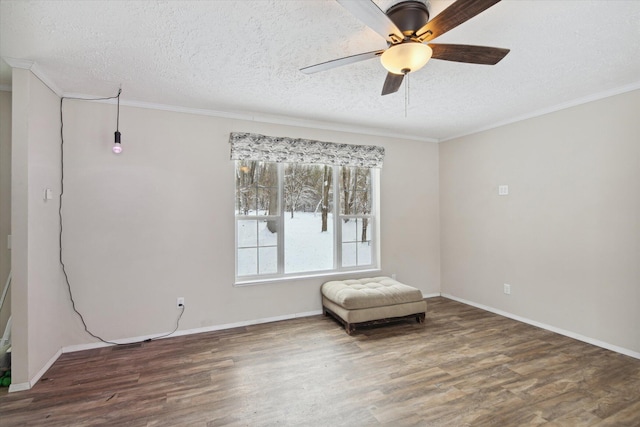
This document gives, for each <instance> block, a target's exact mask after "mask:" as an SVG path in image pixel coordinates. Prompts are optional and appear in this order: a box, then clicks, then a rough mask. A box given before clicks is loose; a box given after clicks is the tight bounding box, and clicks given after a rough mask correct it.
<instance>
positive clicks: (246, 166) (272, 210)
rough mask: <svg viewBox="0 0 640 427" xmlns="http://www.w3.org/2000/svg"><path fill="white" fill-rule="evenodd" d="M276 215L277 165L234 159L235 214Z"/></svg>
mask: <svg viewBox="0 0 640 427" xmlns="http://www.w3.org/2000/svg"><path fill="white" fill-rule="evenodd" d="M259 214H260V215H278V165H277V164H276V163H266V162H257V161H251V160H238V161H236V215H259Z"/></svg>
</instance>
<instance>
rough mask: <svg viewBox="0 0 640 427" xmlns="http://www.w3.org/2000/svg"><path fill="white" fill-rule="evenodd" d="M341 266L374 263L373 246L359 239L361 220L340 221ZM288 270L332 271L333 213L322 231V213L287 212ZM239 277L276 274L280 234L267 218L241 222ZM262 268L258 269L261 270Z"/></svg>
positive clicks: (286, 267)
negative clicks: (291, 214) (325, 228)
mask: <svg viewBox="0 0 640 427" xmlns="http://www.w3.org/2000/svg"><path fill="white" fill-rule="evenodd" d="M340 225H341V226H342V241H343V243H342V266H343V267H353V266H356V265H369V264H371V246H370V244H369V243H368V242H357V241H356V240H357V239H358V238H359V237H360V236H361V234H362V221H361V220H357V221H356V220H351V221H349V222H347V223H344V222H341V223H340ZM284 226H285V242H284V247H285V252H284V256H285V273H287V274H288V273H302V272H309V271H324V270H332V269H333V268H334V266H333V258H334V253H333V252H334V251H333V216H332V215H329V219H328V225H327V228H328V230H327V231H326V232H321V231H320V230H321V229H322V215H321V214H320V213H313V212H296V213H295V214H294V217H293V218H291V217H290V215H289V214H288V213H287V214H286V215H285V224H284ZM238 246H239V247H240V248H243V247H244V248H243V249H238V276H246V275H254V274H257V273H259V274H268V273H277V256H278V255H277V254H278V252H277V233H271V232H270V231H269V230H268V229H267V221H263V220H261V221H256V220H242V221H239V222H238ZM258 269H259V271H258Z"/></svg>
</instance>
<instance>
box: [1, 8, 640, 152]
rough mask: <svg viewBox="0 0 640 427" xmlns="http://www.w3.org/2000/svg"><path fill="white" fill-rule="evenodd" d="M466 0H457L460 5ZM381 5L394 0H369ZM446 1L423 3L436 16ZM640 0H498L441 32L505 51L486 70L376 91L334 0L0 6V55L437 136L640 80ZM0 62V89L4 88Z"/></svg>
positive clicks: (361, 40) (148, 86)
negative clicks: (313, 70)
mask: <svg viewBox="0 0 640 427" xmlns="http://www.w3.org/2000/svg"><path fill="white" fill-rule="evenodd" d="M459 1H465V0H459ZM375 2H376V3H377V4H378V6H379V7H380V8H381V9H383V10H386V9H387V8H388V7H389V6H391V5H392V4H394V3H396V2H397V0H396V1H393V0H375ZM452 3H453V2H452V1H443V0H432V1H431V2H430V7H431V11H432V12H431V15H432V18H433V16H435V15H436V14H437V13H439V12H440V11H442V10H443V9H444V8H446V7H447V6H449V5H450V4H452ZM639 40H640V1H637V0H630V1H615V0H605V1H588V0H582V1H575V0H568V1H563V0H555V1H540V0H533V1H526V0H504V1H502V2H500V3H498V4H497V5H495V6H493V7H492V8H490V9H489V10H487V11H485V12H484V13H482V14H480V15H478V16H477V17H475V18H473V19H472V20H470V21H468V22H466V23H464V24H462V25H461V26H459V27H457V28H455V29H453V30H451V31H450V32H449V33H447V34H445V35H443V36H441V37H439V38H437V39H436V40H435V41H436V42H441V43H445V42H446V43H464V44H477V45H487V46H496V47H504V48H509V49H511V53H509V55H508V56H507V57H506V58H505V59H504V60H503V61H502V62H500V63H499V64H497V65H495V66H483V65H470V64H461V63H455V62H447V61H438V60H432V61H430V62H429V63H428V64H427V65H426V66H425V67H424V68H423V69H422V70H420V71H418V72H416V73H414V74H413V75H411V79H410V98H409V100H410V104H409V107H408V114H407V117H405V100H404V90H403V89H402V88H401V90H400V91H399V92H398V93H396V94H393V95H388V96H385V97H382V96H380V91H381V88H382V83H383V81H384V78H385V75H386V71H385V70H384V69H383V68H382V65H381V64H380V62H379V61H378V60H377V59H373V60H370V61H366V62H360V63H356V64H351V65H347V66H345V67H341V68H336V69H333V70H329V71H326V72H322V73H317V74H313V75H305V74H303V73H301V72H300V71H299V69H300V68H301V67H304V66H308V65H313V64H316V63H319V62H324V61H328V60H331V59H335V58H339V57H342V56H348V55H353V54H356V53H361V52H367V51H371V50H376V49H383V48H385V47H386V43H385V41H384V40H383V39H382V38H381V37H380V36H379V35H378V34H377V33H375V32H374V31H373V30H371V29H369V28H368V27H366V26H365V25H364V24H362V23H361V22H360V21H358V20H357V19H356V18H355V17H353V16H352V15H351V14H350V13H349V12H347V11H346V9H344V8H343V7H342V6H340V5H339V4H338V3H337V2H335V1H334V0H297V1H296V0H291V1H287V0H257V1H249V0H245V1H220V0H214V1H186V0H185V1H144V0H139V1H100V0H94V1H62V0H60V1H22V0H19V1H18V0H15V1H14V0H2V1H1V2H0V56H2V57H3V58H14V59H21V60H29V61H34V63H35V64H36V65H37V67H38V70H39V71H40V72H41V73H42V74H44V75H46V76H47V77H48V78H49V79H50V81H52V82H54V83H55V85H56V86H57V87H58V88H60V90H61V91H62V92H63V93H65V94H86V95H95V96H110V95H114V94H115V93H116V92H117V89H118V87H119V86H120V85H122V89H123V92H122V98H121V99H122V101H123V103H126V102H129V103H131V104H136V103H137V104H140V103H150V104H162V105H170V106H176V107H185V108H193V109H201V110H212V111H219V112H229V113H234V114H236V113H237V114H242V115H248V116H255V117H257V119H265V118H268V117H270V118H271V119H273V120H276V119H278V120H280V119H282V117H287V118H290V119H293V120H299V122H300V123H310V122H309V121H313V122H318V123H323V122H324V123H331V125H330V126H329V127H332V126H333V127H335V128H341V127H342V128H345V129H354V130H358V129H362V130H366V131H367V132H373V133H381V134H394V135H405V136H408V137H412V138H418V139H424V140H444V139H447V138H451V137H454V136H457V135H463V134H467V133H470V132H474V131H477V130H479V129H483V128H487V127H491V126H494V125H496V124H499V123H505V122H508V121H511V120H514V119H515V118H518V117H524V116H527V115H531V114H534V113H535V112H539V111H545V110H549V109H553V108H555V107H556V106H558V105H564V104H567V103H572V102H575V101H576V100H580V99H584V98H589V97H593V96H596V95H597V94H600V93H607V92H615V91H617V90H619V89H620V88H628V87H640V43H639ZM7 70H8V68H7V67H6V64H3V66H2V67H0V85H2V84H4V85H7V84H9V83H10V78H9V77H8V75H9V73H7Z"/></svg>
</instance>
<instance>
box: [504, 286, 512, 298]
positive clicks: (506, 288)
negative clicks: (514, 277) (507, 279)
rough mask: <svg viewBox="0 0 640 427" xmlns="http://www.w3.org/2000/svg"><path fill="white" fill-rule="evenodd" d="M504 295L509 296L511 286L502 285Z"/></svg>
mask: <svg viewBox="0 0 640 427" xmlns="http://www.w3.org/2000/svg"><path fill="white" fill-rule="evenodd" d="M504 293H505V294H507V295H511V285H510V284H508V283H505V284H504Z"/></svg>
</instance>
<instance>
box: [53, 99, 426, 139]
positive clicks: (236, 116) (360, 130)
mask: <svg viewBox="0 0 640 427" xmlns="http://www.w3.org/2000/svg"><path fill="white" fill-rule="evenodd" d="M64 97H65V98H69V99H71V98H74V99H84V100H87V101H95V102H103V103H109V104H111V103H115V102H116V101H115V100H113V99H101V100H95V99H93V98H98V96H96V95H89V94H83V93H65V94H64ZM120 105H123V106H128V107H137V108H147V109H150V110H161V111H171V112H174V113H185V114H196V115H201V116H210V117H221V118H225V119H233V120H246V121H250V122H258V123H271V124H278V125H283V126H295V127H303V128H311V129H322V130H329V131H336V132H347V133H356V134H359V135H371V136H379V137H385V138H398V139H407V140H413V141H420V142H433V143H437V142H438V140H437V139H435V138H426V137H418V136H416V135H409V134H402V133H395V132H385V131H384V130H382V129H371V128H367V127H364V126H357V125H348V124H339V123H331V122H323V121H319V120H308V119H300V118H294V117H288V116H279V115H275V114H274V115H272V114H264V113H255V112H231V111H220V110H208V109H203V108H190V107H182V106H176V105H167V104H157V103H152V102H142V101H131V100H126V99H122V98H121V99H120Z"/></svg>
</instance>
